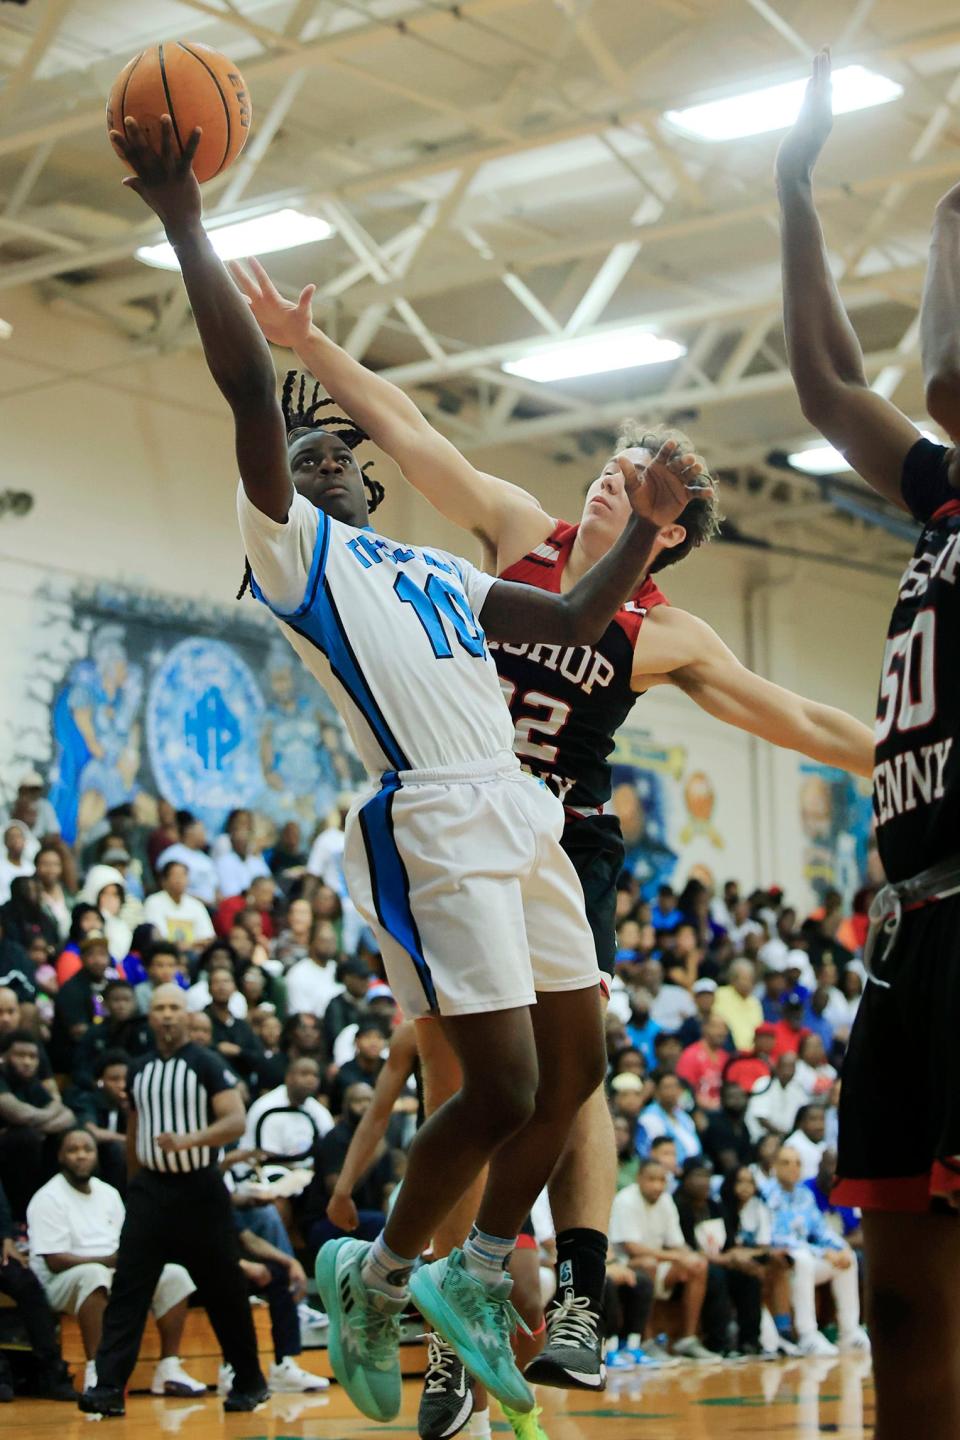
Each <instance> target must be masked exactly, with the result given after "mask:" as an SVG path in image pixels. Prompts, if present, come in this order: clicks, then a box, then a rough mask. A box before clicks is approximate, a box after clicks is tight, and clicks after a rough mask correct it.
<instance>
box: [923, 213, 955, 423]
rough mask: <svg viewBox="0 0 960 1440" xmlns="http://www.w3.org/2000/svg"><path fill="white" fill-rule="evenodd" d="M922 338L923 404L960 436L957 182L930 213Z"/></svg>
mask: <svg viewBox="0 0 960 1440" xmlns="http://www.w3.org/2000/svg"><path fill="white" fill-rule="evenodd" d="M920 344H921V350H922V352H923V380H924V385H925V386H926V392H927V409H928V410H929V412H930V414H931V415H932V416H933V418H934V420H936V422H937V424H938V425H942V426H943V428H944V430H946V432H947V434H948V435H949V436H950V439H951V440H953V441H957V440H960V185H955V186H954V187H953V188H952V189H951V190H948V191H947V193H946V195H944V197H943V199H942V200H941V201H940V203H939V205H938V206H937V209H936V212H935V214H934V220H933V236H932V238H931V241H930V263H929V266H928V267H927V279H926V284H925V285H924V287H923V305H922V306H921V309H920Z"/></svg>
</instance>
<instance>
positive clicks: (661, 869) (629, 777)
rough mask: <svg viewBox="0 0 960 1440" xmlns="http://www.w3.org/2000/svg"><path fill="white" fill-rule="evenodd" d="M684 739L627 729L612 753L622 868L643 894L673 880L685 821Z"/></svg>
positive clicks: (685, 762)
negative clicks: (672, 741) (665, 741)
mask: <svg viewBox="0 0 960 1440" xmlns="http://www.w3.org/2000/svg"><path fill="white" fill-rule="evenodd" d="M686 768H687V750H686V747H685V746H683V745H660V744H658V743H657V741H656V740H655V739H653V738H652V737H651V736H649V735H647V734H644V733H640V732H636V731H627V732H625V733H623V734H621V735H619V736H618V737H617V747H616V750H615V751H614V754H613V808H614V810H615V811H616V813H617V815H618V816H619V818H620V825H621V828H622V830H623V839H624V844H625V846H626V852H627V854H626V868H627V869H628V870H630V871H631V872H632V873H633V874H634V875H635V876H636V877H637V879H638V880H639V881H640V885H641V888H642V890H643V894H644V896H645V897H647V898H650V897H651V896H653V895H655V894H656V890H657V886H658V885H662V884H666V883H667V882H668V881H670V880H672V878H673V873H674V871H675V870H676V868H677V863H678V861H679V858H680V846H681V839H680V834H679V832H680V828H681V826H682V823H683V798H682V785H681V782H682V779H683V775H684V773H685V771H686Z"/></svg>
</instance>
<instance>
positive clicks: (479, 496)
mask: <svg viewBox="0 0 960 1440" xmlns="http://www.w3.org/2000/svg"><path fill="white" fill-rule="evenodd" d="M233 273H234V277H235V278H236V280H237V282H238V284H239V285H240V286H241V288H242V289H243V290H244V292H245V293H246V295H247V296H248V298H249V300H250V302H251V305H252V308H253V313H254V315H255V316H256V317H257V319H258V320H259V322H260V324H261V326H262V327H263V329H264V332H265V334H266V335H267V338H268V339H270V340H272V341H274V343H276V344H284V345H289V346H291V347H292V348H293V349H295V350H296V352H297V354H298V355H299V356H300V358H301V360H302V362H303V364H304V365H305V367H306V368H308V369H310V370H312V371H313V373H314V374H315V375H316V376H317V378H318V379H319V380H320V382H321V383H322V384H323V385H324V386H325V388H326V389H327V390H328V391H329V393H330V394H331V395H332V396H333V397H334V399H335V400H336V401H337V403H338V404H339V405H340V406H341V407H342V408H343V409H344V410H345V411H346V412H347V413H348V414H349V415H350V416H351V418H352V419H354V420H355V421H356V422H357V423H358V424H360V425H362V426H363V428H364V430H366V431H367V433H368V434H369V435H370V436H371V438H372V439H373V440H374V442H375V443H376V444H377V445H379V446H380V448H381V449H382V450H384V451H385V452H386V453H387V454H388V455H390V456H391V458H392V459H393V460H395V461H396V463H397V464H398V465H399V467H400V469H401V470H402V472H403V474H404V476H405V477H406V479H407V480H408V481H409V482H410V483H411V484H412V485H413V486H414V487H415V488H416V489H418V490H419V491H420V492H421V493H422V494H423V495H425V496H426V498H427V499H429V500H430V501H431V503H432V504H433V505H434V506H435V507H436V508H437V509H438V510H439V511H440V512H441V513H442V514H443V515H445V516H446V517H447V519H449V520H451V521H453V522H454V524H457V525H460V526H461V527H462V528H463V529H465V530H469V531H471V532H472V533H473V534H474V535H476V536H477V538H478V539H479V540H480V541H481V543H482V545H483V550H484V559H485V566H486V568H487V569H488V570H489V571H491V572H493V573H495V574H497V575H500V576H509V577H511V578H519V579H523V580H526V581H527V582H528V583H530V584H533V585H536V586H538V588H540V589H544V590H550V591H553V592H554V593H558V594H559V593H563V594H565V593H566V592H567V591H568V590H569V589H570V588H571V587H572V586H573V585H575V584H576V583H577V581H578V580H579V579H580V578H581V577H582V576H583V575H585V574H586V573H587V572H588V571H589V570H590V569H591V567H592V566H593V565H594V564H596V563H597V561H598V560H600V559H601V558H602V556H604V555H605V554H606V553H607V552H608V551H609V550H610V547H611V546H612V545H613V544H615V542H616V541H617V539H618V538H619V536H620V535H621V534H622V532H623V528H624V526H625V524H626V522H627V519H628V515H629V501H628V499H627V494H626V491H625V489H624V476H623V471H622V469H621V464H620V463H618V462H617V460H615V459H614V458H611V459H610V461H609V462H608V463H607V464H606V465H605V467H604V469H603V471H602V473H601V474H600V475H599V476H598V477H597V478H596V479H595V480H594V481H593V483H592V484H591V486H590V488H589V490H588V492H587V497H586V502H585V504H584V508H583V513H582V515H581V518H580V522H579V524H577V525H565V524H563V523H562V522H558V521H557V520H556V519H555V518H554V517H552V516H550V515H548V514H547V513H546V511H544V510H543V509H542V507H541V506H540V505H539V503H538V502H537V501H536V500H535V499H534V498H533V496H531V495H529V494H528V493H527V492H526V491H524V490H521V489H520V488H519V487H517V486H515V485H512V484H510V483H509V482H507V481H505V480H501V479H499V478H497V477H496V476H493V475H487V474H484V473H483V472H482V471H479V470H477V469H476V468H475V467H474V466H473V465H471V464H470V462H469V461H468V460H466V459H465V458H464V457H463V456H462V455H461V454H460V453H459V451H457V450H456V448H455V447H454V446H453V445H451V444H450V442H449V441H448V440H446V439H445V438H444V437H443V436H442V435H440V434H438V432H437V431H436V430H434V429H433V428H432V426H431V425H429V423H428V422H427V421H426V420H425V419H424V418H423V416H422V415H421V414H420V412H419V411H418V410H417V408H416V406H415V405H414V404H413V402H412V401H411V400H409V399H408V398H407V396H405V395H404V394H403V393H402V391H400V390H398V389H397V388H396V386H394V385H391V384H390V383H389V382H388V381H386V380H384V379H382V378H381V377H379V376H377V375H375V374H373V373H371V372H370V371H368V370H366V369H365V368H364V367H363V366H362V365H360V364H358V363H357V362H356V361H355V360H353V359H351V357H350V356H349V355H347V354H345V352H344V351H343V350H341V349H340V348H339V347H338V346H337V345H335V344H334V343H333V342H332V341H331V340H330V339H329V338H328V337H327V336H325V335H324V334H323V333H322V332H321V331H320V330H318V329H317V328H316V327H315V326H314V325H312V323H311V316H310V310H309V305H306V306H305V305H304V304H303V303H301V304H300V305H297V306H293V305H290V304H289V303H288V302H287V301H285V300H284V299H283V298H282V297H281V296H280V295H279V294H278V292H277V291H276V290H275V289H274V287H273V286H272V285H271V283H270V280H269V277H268V276H267V275H266V272H265V271H264V270H263V267H262V266H259V265H254V267H253V276H252V277H251V275H249V274H247V273H246V272H245V271H244V270H243V269H242V268H241V267H240V266H234V267H233ZM665 444H666V445H667V446H670V445H671V444H672V445H674V446H676V448H677V450H679V451H680V452H681V454H682V456H683V460H684V462H689V465H690V466H691V467H692V468H700V467H701V465H702V462H699V461H698V459H697V457H696V456H695V455H694V454H693V453H692V447H691V446H690V442H689V441H688V440H687V438H686V437H685V436H683V435H682V434H680V433H679V432H676V431H654V432H650V433H649V434H647V433H644V432H642V431H641V432H632V431H628V432H627V433H625V434H624V435H623V436H622V437H621V441H620V443H619V444H618V446H617V450H618V452H619V455H620V459H621V461H628V462H630V463H632V464H633V465H634V467H635V468H636V469H637V470H638V471H642V470H643V469H644V468H645V467H647V466H649V465H651V464H652V463H653V460H654V456H655V455H656V454H657V452H658V451H661V449H662V447H663V446H664V445H665ZM716 529H717V507H716V500H715V497H713V496H711V497H696V498H694V499H692V500H691V501H690V502H689V503H688V505H687V507H686V509H685V510H684V511H683V513H682V514H681V515H680V517H679V519H678V520H677V521H676V522H675V523H674V524H671V525H665V526H663V527H662V529H661V530H660V532H659V534H658V536H657V539H656V541H655V543H654V549H653V559H652V564H651V567H650V568H651V571H657V572H658V571H660V570H662V569H663V568H664V567H665V566H666V565H668V564H670V563H671V562H674V561H677V560H680V559H683V558H684V556H686V555H688V554H689V553H690V551H691V550H693V549H694V548H696V547H697V546H698V545H700V544H703V543H704V542H705V541H707V540H709V538H710V537H711V535H713V534H714V533H715V531H716ZM493 653H494V655H495V657H496V661H497V667H498V669H499V671H500V675H501V680H502V682H503V683H504V685H505V687H512V689H511V690H510V693H509V699H510V708H511V713H512V715H513V718H514V724H515V741H514V748H515V750H516V752H517V754H518V755H519V756H520V758H521V760H522V761H523V763H524V764H525V765H528V766H529V767H530V768H531V769H534V770H536V771H537V773H538V774H541V775H542V776H543V778H544V779H545V780H546V781H547V783H548V784H550V785H551V786H552V787H553V788H554V789H555V790H556V791H557V793H558V794H560V795H561V796H562V798H563V799H564V802H565V804H566V806H567V816H568V821H567V825H566V829H565V832H564V838H563V845H564V848H565V849H566V851H567V853H568V855H569V856H570V858H571V860H572V861H573V863H574V865H575V867H576V869H577V872H578V874H579V876H580V880H581V884H582V885H583V888H584V895H585V900H586V909H587V916H588V919H589V920H590V923H591V927H592V929H593V933H594V937H595V940H596V944H597V958H598V961H599V963H600V965H601V968H605V969H606V970H608V971H611V970H612V968H613V954H614V903H615V895H616V881H617V877H618V875H619V873H620V870H621V868H622V863H623V841H622V838H621V836H620V830H619V825H618V824H617V821H616V818H615V817H614V816H611V815H607V814H602V813H601V812H602V810H603V807H604V806H605V804H606V803H607V801H608V800H609V798H610V767H609V764H608V763H607V757H608V756H609V754H610V752H611V751H612V749H613V745H614V732H615V730H616V729H617V727H618V726H619V725H620V724H621V723H622V722H623V720H624V718H625V717H626V715H627V713H628V712H629V710H630V708H631V706H632V705H633V703H634V702H635V700H636V699H637V697H638V696H639V695H640V694H642V693H643V692H644V691H645V690H648V689H650V688H651V687H652V686H654V685H662V684H671V685H676V686H678V687H679V688H680V689H682V690H684V691H685V692H686V693H687V694H688V695H690V697H691V698H692V699H693V700H694V701H695V702H696V703H697V704H698V705H700V706H701V708H703V709H704V710H707V711H708V712H709V713H710V714H712V715H715V716H716V717H717V718H718V719H721V720H725V721H727V722H728V723H730V724H733V725H736V726H738V727H740V728H741V729H743V730H747V731H749V732H750V733H752V734H754V735H759V736H762V737H763V738H764V739H767V740H770V741H772V742H773V743H775V744H778V745H783V746H786V747H789V748H792V749H795V750H798V751H800V752H801V753H803V754H805V755H808V756H810V757H811V758H813V759H817V760H820V761H823V762H824V763H826V764H830V765H837V766H840V767H841V768H843V769H847V770H852V771H854V772H855V773H857V774H861V775H868V774H870V770H871V765H872V754H873V748H872V739H871V735H870V731H869V730H868V729H867V727H866V726H865V725H862V724H861V723H860V722H859V721H856V720H852V719H851V718H850V717H849V716H847V715H844V714H843V713H842V712H840V711H838V710H834V709H831V708H830V707H828V706H825V705H819V704H815V703H814V702H812V701H808V700H804V699H803V698H801V697H800V696H797V695H793V694H791V693H790V692H789V691H787V690H783V689H781V688H780V687H779V686H777V685H773V684H771V683H770V682H769V681H767V680H764V679H762V678H761V677H760V676H758V675H755V674H753V673H752V672H751V671H749V670H748V669H746V667H745V666H743V665H741V663H740V662H739V660H737V658H736V656H735V655H734V654H733V652H732V651H731V650H730V649H728V647H727V646H726V645H725V644H724V643H723V641H722V640H721V639H720V637H719V636H718V635H717V634H716V632H715V631H714V630H712V629H711V628H710V626H709V625H707V624H706V623H705V622H704V621H702V620H700V619H698V618H697V616H695V615H691V614H690V613H689V612H687V611H683V610H679V609H676V608H674V607H671V606H669V605H667V604H666V603H665V601H664V598H663V596H662V595H661V594H660V591H659V590H658V589H657V588H656V585H655V584H654V583H653V582H652V581H650V580H649V579H648V580H647V582H646V583H645V584H644V586H643V587H641V589H640V590H639V591H638V592H637V593H636V594H635V595H633V596H631V597H630V598H629V599H627V600H626V601H625V604H624V607H623V608H622V609H621V610H620V611H619V612H618V614H617V616H616V617H615V619H614V620H613V621H612V622H611V624H610V625H609V626H608V628H607V631H606V632H605V634H604V635H603V636H602V637H601V639H600V641H599V642H598V643H597V644H596V645H593V646H590V647H576V648H574V649H570V650H563V649H559V650H558V649H557V648H556V647H553V646H547V645H537V644H529V645H520V644H516V645H513V644H512V645H510V646H500V647H497V648H493ZM436 1028H437V1027H434V1029H436ZM422 1053H423V1054H424V1059H425V1062H426V1063H427V1065H428V1066H429V1063H430V1061H429V1052H428V1051H426V1050H422ZM615 1187H616V1154H615V1145H614V1140H613V1129H612V1123H611V1119H610V1112H609V1109H608V1107H607V1104H606V1098H605V1094H604V1091H603V1088H602V1087H601V1088H600V1089H599V1090H598V1091H597V1092H596V1093H595V1095H594V1096H593V1097H592V1099H591V1100H590V1101H589V1102H588V1103H587V1104H586V1105H585V1106H584V1107H583V1109H582V1110H581V1112H580V1115H579V1117H578V1121H577V1124H576V1125H575V1127H574V1129H573V1132H572V1134H571V1139H570V1143H569V1145H568V1147H567V1150H566V1152H565V1154H564V1156H563V1157H562V1159H561V1161H560V1163H559V1165H558V1166H557V1169H556V1171H555V1172H554V1175H553V1177H552V1179H551V1182H550V1203H551V1206H552V1208H553V1216H554V1220H555V1223H556V1227H557V1268H558V1282H559V1288H558V1298H557V1303H556V1304H555V1306H554V1308H553V1310H552V1311H551V1314H550V1318H549V1322H548V1338H547V1344H546V1346H545V1348H544V1351H543V1352H542V1354H541V1355H540V1356H539V1357H538V1358H537V1360H535V1361H534V1362H533V1365H532V1366H531V1367H529V1370H528V1374H529V1376H530V1378H531V1379H534V1380H537V1381H540V1382H541V1383H544V1384H554V1385H562V1386H566V1387H571V1386H572V1387H580V1388H586V1389H599V1388H601V1387H602V1385H603V1383H604V1371H603V1363H602V1353H601V1351H602V1339H601V1335H600V1320H599V1312H600V1295H601V1292H602V1287H603V1279H604V1273H605V1259H606V1251H607V1240H606V1232H607V1226H608V1223H609V1218H610V1209H611V1205H612V1201H613V1195H614V1192H615Z"/></svg>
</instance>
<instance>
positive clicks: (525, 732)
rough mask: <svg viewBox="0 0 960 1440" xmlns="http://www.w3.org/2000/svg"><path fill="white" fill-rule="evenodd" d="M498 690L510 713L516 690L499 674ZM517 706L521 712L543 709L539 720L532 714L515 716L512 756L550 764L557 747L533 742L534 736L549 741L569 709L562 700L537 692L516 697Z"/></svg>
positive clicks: (559, 728) (568, 717)
mask: <svg viewBox="0 0 960 1440" xmlns="http://www.w3.org/2000/svg"><path fill="white" fill-rule="evenodd" d="M500 689H501V690H502V691H503V698H504V700H506V702H507V705H508V706H509V707H510V711H511V713H512V712H513V699H514V696H515V695H516V693H517V687H516V685H514V684H513V682H512V681H511V680H506V679H505V678H504V677H503V676H502V675H501V676H500ZM520 704H521V705H522V706H523V708H524V709H526V708H527V707H528V706H530V705H532V706H533V708H534V709H535V710H545V711H546V714H545V716H544V718H543V719H542V720H539V719H537V717H536V716H534V715H521V716H520V717H519V719H518V720H517V722H516V725H515V727H514V735H515V740H514V746H513V749H514V753H515V754H516V755H518V756H519V757H520V759H521V760H540V761H542V762H543V763H544V764H546V765H552V764H553V762H554V761H555V760H556V758H557V754H558V749H557V746H556V745H544V744H541V743H539V742H538V741H536V740H534V739H533V736H534V733H535V732H536V733H539V734H540V735H543V736H546V737H550V738H552V737H553V736H555V735H559V734H560V731H561V730H562V729H563V727H564V725H566V723H567V721H568V720H569V719H570V711H571V708H572V707H571V706H570V705H568V704H566V702H565V701H563V700H555V699H554V698H553V696H552V695H542V694H541V693H540V691H539V690H527V691H526V693H525V694H523V695H522V696H521V697H520Z"/></svg>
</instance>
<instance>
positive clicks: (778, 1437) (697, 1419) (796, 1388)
mask: <svg viewBox="0 0 960 1440" xmlns="http://www.w3.org/2000/svg"><path fill="white" fill-rule="evenodd" d="M419 1394H420V1391H419V1385H418V1382H417V1381H415V1380H408V1381H407V1382H406V1386H405V1393H404V1405H403V1410H402V1411H401V1413H400V1415H399V1416H398V1418H397V1419H396V1420H395V1421H394V1422H393V1424H392V1425H376V1424H374V1423H373V1422H371V1421H369V1420H364V1419H363V1417H362V1416H360V1415H358V1414H357V1413H356V1411H355V1410H353V1409H352V1408H351V1407H350V1405H349V1404H348V1402H347V1401H346V1399H345V1397H344V1396H343V1393H342V1391H340V1389H339V1388H338V1387H337V1386H332V1387H331V1389H330V1390H329V1391H328V1392H327V1393H326V1394H324V1395H321V1396H299V1395H275V1396H274V1397H273V1398H272V1399H271V1400H270V1401H269V1402H268V1403H267V1405H266V1406H264V1408H263V1409H262V1410H259V1411H257V1413H256V1414H254V1415H224V1413H223V1409H222V1406H221V1404H220V1402H219V1401H218V1400H217V1399H216V1398H215V1397H214V1396H213V1395H210V1396H209V1397H208V1398H207V1399H206V1400H202V1401H199V1402H191V1401H187V1400H154V1399H151V1398H150V1397H149V1396H141V1395H134V1396H132V1397H131V1398H130V1399H129V1400H128V1402H127V1414H126V1418H125V1419H123V1420H110V1421H107V1422H104V1423H105V1425H106V1429H105V1430H104V1431H103V1432H102V1440H147V1437H150V1440H155V1437H156V1440H163V1437H165V1436H174V1435H177V1436H181V1437H183V1440H368V1437H371V1440H372V1437H373V1436H376V1435H382V1436H384V1440H387V1437H390V1440H392V1437H393V1436H394V1435H396V1436H405V1437H411V1440H415V1437H416V1433H417V1431H416V1413H417V1403H418V1400H419ZM540 1400H541V1402H542V1404H543V1418H542V1421H541V1423H542V1424H543V1426H544V1429H545V1430H546V1433H547V1435H548V1436H549V1437H550V1440H723V1437H732V1436H737V1437H739V1440H750V1437H759V1436H764V1437H771V1440H808V1437H812V1436H820V1435H831V1436H835V1437H837V1440H863V1437H865V1436H870V1435H872V1434H873V1385H872V1380H871V1374H870V1365H869V1361H866V1362H865V1361H863V1360H862V1359H861V1358H860V1357H856V1358H854V1357H846V1358H844V1359H842V1360H839V1361H834V1360H816V1359H811V1360H799V1361H793V1362H785V1363H776V1364H756V1363H751V1364H749V1365H747V1364H743V1365H739V1364H738V1365H723V1366H703V1365H693V1364H687V1365H684V1366H683V1367H682V1368H679V1367H678V1368H676V1369H671V1370H666V1371H662V1372H656V1373H654V1374H652V1375H651V1374H647V1375H645V1376H644V1377H643V1379H642V1380H637V1379H634V1378H631V1376H630V1374H629V1373H628V1374H626V1375H624V1374H622V1373H621V1374H620V1375H618V1376H616V1377H615V1378H614V1379H613V1380H612V1382H611V1383H610V1385H609V1386H608V1388H607V1390H606V1391H605V1392H604V1393H603V1394H602V1395H599V1396H594V1395H590V1394H585V1393H583V1392H580V1393H575V1392H568V1393H563V1392H561V1391H557V1390H541V1391H540ZM90 1423H92V1422H91V1421H90V1420H89V1419H88V1417H86V1416H84V1415H81V1414H80V1412H79V1411H78V1410H73V1409H71V1407H70V1406H69V1405H63V1404H53V1403H41V1402H39V1401H22V1402H19V1401H18V1402H16V1403H14V1404H13V1405H5V1406H3V1407H2V1409H0V1434H2V1435H3V1436H4V1437H7V1436H10V1437H16V1440H27V1437H30V1440H53V1437H54V1436H57V1437H58V1440H84V1437H85V1440H92V1437H91V1436H90V1430H89V1429H88V1428H87V1427H88V1426H89V1425H90ZM493 1431H494V1435H495V1436H497V1437H498V1440H501V1437H504V1440H505V1437H509V1436H510V1434H511V1431H510V1427H509V1426H508V1425H507V1424H506V1422H505V1421H504V1420H503V1419H502V1417H501V1416H500V1414H499V1411H497V1410H495V1415H494V1425H493ZM97 1440H101V1435H100V1434H98V1436H97Z"/></svg>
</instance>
